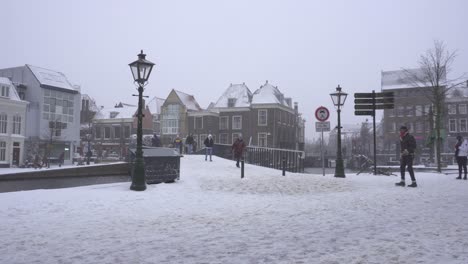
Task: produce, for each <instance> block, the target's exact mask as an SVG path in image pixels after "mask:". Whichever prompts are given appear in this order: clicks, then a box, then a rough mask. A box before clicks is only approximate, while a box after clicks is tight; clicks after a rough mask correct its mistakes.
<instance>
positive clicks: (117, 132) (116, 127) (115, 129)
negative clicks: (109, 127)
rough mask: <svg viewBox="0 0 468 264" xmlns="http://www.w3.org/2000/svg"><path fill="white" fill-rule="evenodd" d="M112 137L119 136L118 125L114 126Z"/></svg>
mask: <svg viewBox="0 0 468 264" xmlns="http://www.w3.org/2000/svg"><path fill="white" fill-rule="evenodd" d="M114 138H120V127H119V126H115V127H114Z"/></svg>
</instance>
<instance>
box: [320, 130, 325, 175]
mask: <svg viewBox="0 0 468 264" xmlns="http://www.w3.org/2000/svg"><path fill="white" fill-rule="evenodd" d="M320 155H322V172H323V176H325V155H323V128H322V141H320Z"/></svg>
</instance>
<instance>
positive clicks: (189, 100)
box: [174, 90, 202, 111]
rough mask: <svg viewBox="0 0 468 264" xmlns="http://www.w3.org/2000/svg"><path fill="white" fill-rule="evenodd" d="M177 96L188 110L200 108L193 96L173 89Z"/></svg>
mask: <svg viewBox="0 0 468 264" xmlns="http://www.w3.org/2000/svg"><path fill="white" fill-rule="evenodd" d="M174 91H175V93H176V94H177V96H178V97H179V99H180V101H182V103H183V104H184V105H185V107H187V110H188V111H201V110H202V108H201V107H200V105H199V104H198V102H197V100H195V97H194V96H193V95H190V94H186V93H184V92H181V91H177V90H174Z"/></svg>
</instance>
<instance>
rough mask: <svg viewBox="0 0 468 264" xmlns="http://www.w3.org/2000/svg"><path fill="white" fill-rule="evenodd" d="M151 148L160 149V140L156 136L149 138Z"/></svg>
mask: <svg viewBox="0 0 468 264" xmlns="http://www.w3.org/2000/svg"><path fill="white" fill-rule="evenodd" d="M151 146H153V147H161V140H160V139H159V137H158V135H156V134H154V135H153V137H152V138H151Z"/></svg>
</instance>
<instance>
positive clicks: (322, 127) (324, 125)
mask: <svg viewBox="0 0 468 264" xmlns="http://www.w3.org/2000/svg"><path fill="white" fill-rule="evenodd" d="M315 131H316V132H322V131H323V132H328V131H330V122H315Z"/></svg>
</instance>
